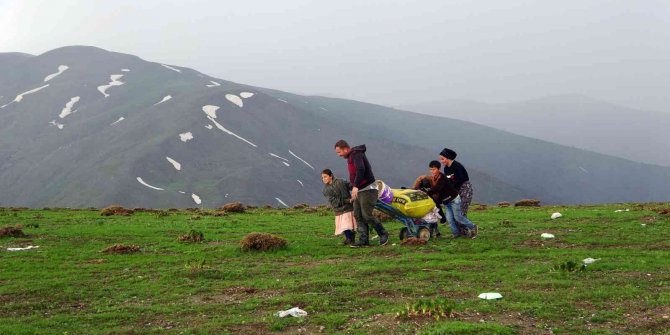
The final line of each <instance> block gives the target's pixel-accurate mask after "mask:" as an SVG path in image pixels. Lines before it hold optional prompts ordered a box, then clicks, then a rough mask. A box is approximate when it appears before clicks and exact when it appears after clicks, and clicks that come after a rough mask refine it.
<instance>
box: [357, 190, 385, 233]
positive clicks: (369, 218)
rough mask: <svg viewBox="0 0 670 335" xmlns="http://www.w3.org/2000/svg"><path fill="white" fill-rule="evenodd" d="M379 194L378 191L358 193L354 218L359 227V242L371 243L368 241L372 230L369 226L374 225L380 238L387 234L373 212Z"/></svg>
mask: <svg viewBox="0 0 670 335" xmlns="http://www.w3.org/2000/svg"><path fill="white" fill-rule="evenodd" d="M378 192H379V191H377V190H365V191H361V192H358V197H356V200H354V217H355V218H356V224H357V225H358V240H359V241H360V242H362V243H366V244H367V243H369V242H370V240H369V239H368V231H369V229H370V228H369V226H368V225H372V227H373V228H374V229H375V231H377V235H379V237H382V236H383V235H385V234H386V230H385V229H384V226H382V224H381V222H379V220H378V219H377V218H376V217H375V216H374V215H372V210H373V209H375V204H376V203H377V196H378V194H379V193H378Z"/></svg>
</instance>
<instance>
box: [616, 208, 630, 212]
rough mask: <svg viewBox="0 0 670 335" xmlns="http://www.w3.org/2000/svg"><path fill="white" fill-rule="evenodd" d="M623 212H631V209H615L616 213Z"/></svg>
mask: <svg viewBox="0 0 670 335" xmlns="http://www.w3.org/2000/svg"><path fill="white" fill-rule="evenodd" d="M621 212H630V209H628V208H626V209H625V210H624V209H617V210H615V211H614V213H621Z"/></svg>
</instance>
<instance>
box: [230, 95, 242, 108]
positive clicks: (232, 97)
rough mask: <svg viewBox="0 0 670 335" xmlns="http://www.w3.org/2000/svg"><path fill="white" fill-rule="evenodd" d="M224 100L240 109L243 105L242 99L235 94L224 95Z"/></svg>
mask: <svg viewBox="0 0 670 335" xmlns="http://www.w3.org/2000/svg"><path fill="white" fill-rule="evenodd" d="M226 99H227V100H228V101H230V102H232V103H234V104H236V105H237V106H238V107H240V108H242V106H244V103H243V102H242V99H240V97H238V96H237V95H235V94H226Z"/></svg>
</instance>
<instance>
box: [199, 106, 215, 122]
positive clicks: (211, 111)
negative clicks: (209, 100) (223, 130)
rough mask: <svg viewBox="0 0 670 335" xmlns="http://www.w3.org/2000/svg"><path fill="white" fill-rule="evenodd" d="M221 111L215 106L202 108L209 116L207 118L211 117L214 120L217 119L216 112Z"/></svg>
mask: <svg viewBox="0 0 670 335" xmlns="http://www.w3.org/2000/svg"><path fill="white" fill-rule="evenodd" d="M217 109H219V106H214V105H205V106H202V111H203V112H205V114H207V116H210V117H211V118H212V119H216V110H217Z"/></svg>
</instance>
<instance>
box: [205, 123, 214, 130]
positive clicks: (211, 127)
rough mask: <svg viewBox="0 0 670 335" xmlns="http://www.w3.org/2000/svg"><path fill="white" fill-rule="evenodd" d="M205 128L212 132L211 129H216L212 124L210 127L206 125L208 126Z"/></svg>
mask: <svg viewBox="0 0 670 335" xmlns="http://www.w3.org/2000/svg"><path fill="white" fill-rule="evenodd" d="M205 128H207V129H210V130H211V129H214V126H212V125H211V124H208V125H206V126H205Z"/></svg>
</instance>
